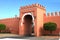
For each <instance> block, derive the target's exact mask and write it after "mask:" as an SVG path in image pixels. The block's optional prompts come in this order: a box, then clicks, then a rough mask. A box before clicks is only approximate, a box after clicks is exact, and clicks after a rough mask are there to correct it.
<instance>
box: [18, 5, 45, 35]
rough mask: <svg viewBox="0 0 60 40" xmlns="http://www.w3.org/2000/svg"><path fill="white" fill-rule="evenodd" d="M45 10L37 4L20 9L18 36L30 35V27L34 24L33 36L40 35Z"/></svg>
mask: <svg viewBox="0 0 60 40" xmlns="http://www.w3.org/2000/svg"><path fill="white" fill-rule="evenodd" d="M44 13H45V8H44V7H43V6H41V5H39V4H32V5H29V6H23V7H21V8H20V22H19V35H20V36H26V35H31V33H32V26H33V24H34V34H35V36H40V35H41V28H42V27H43V16H44V15H43V14H44Z"/></svg>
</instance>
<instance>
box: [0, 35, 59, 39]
mask: <svg viewBox="0 0 60 40" xmlns="http://www.w3.org/2000/svg"><path fill="white" fill-rule="evenodd" d="M0 38H13V39H30V40H58V39H59V38H60V36H40V37H20V36H19V35H16V34H0Z"/></svg>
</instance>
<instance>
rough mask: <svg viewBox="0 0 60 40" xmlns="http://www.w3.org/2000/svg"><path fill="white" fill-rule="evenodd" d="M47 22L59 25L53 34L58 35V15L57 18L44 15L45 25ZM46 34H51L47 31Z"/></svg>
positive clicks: (59, 17)
mask: <svg viewBox="0 0 60 40" xmlns="http://www.w3.org/2000/svg"><path fill="white" fill-rule="evenodd" d="M47 22H54V23H56V24H57V29H56V31H53V34H57V35H58V34H59V31H60V16H58V15H55V16H53V15H52V16H50V15H48V16H46V15H44V23H47ZM44 33H46V34H49V32H47V31H44Z"/></svg>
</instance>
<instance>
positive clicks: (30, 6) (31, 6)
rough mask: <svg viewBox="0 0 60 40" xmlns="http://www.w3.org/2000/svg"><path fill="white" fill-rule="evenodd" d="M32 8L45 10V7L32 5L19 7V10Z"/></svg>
mask: <svg viewBox="0 0 60 40" xmlns="http://www.w3.org/2000/svg"><path fill="white" fill-rule="evenodd" d="M33 7H39V8H41V9H44V10H45V7H44V6H42V5H40V4H32V5H28V6H21V8H20V9H26V8H33Z"/></svg>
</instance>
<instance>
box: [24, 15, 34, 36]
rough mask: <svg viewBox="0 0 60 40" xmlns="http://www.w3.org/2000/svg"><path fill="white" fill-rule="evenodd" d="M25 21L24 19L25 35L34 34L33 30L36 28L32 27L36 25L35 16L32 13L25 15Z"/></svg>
mask: <svg viewBox="0 0 60 40" xmlns="http://www.w3.org/2000/svg"><path fill="white" fill-rule="evenodd" d="M23 21H24V23H23V24H24V27H25V30H24V31H25V35H27V36H30V35H32V31H33V30H34V29H32V28H33V27H34V25H33V24H34V23H33V17H32V15H29V14H28V15H25V16H24V18H23Z"/></svg>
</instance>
